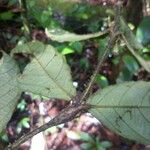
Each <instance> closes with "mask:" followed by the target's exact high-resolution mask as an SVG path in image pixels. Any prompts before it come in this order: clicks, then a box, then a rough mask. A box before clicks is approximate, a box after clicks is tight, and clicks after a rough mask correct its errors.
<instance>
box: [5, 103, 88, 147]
mask: <svg viewBox="0 0 150 150" xmlns="http://www.w3.org/2000/svg"><path fill="white" fill-rule="evenodd" d="M89 108H90V106H89V105H80V106H78V107H75V106H74V105H71V106H69V107H67V108H65V109H63V110H62V111H61V112H60V113H59V114H58V115H57V116H56V117H55V118H53V119H52V120H50V121H49V122H48V123H46V124H44V125H42V126H41V127H39V128H36V129H35V130H33V131H31V132H29V133H27V134H25V135H24V136H22V137H21V138H19V139H18V140H17V141H15V143H13V144H11V145H9V146H8V147H7V148H6V149H5V150H16V149H17V148H18V147H19V145H20V144H22V143H24V142H25V141H27V140H29V139H30V138H31V137H33V136H34V135H36V134H38V133H40V132H42V131H44V130H46V129H48V128H50V127H53V126H57V125H59V124H62V123H66V122H68V121H71V120H72V119H74V118H76V116H77V115H78V114H79V113H80V112H82V111H87V110H88V109H89Z"/></svg>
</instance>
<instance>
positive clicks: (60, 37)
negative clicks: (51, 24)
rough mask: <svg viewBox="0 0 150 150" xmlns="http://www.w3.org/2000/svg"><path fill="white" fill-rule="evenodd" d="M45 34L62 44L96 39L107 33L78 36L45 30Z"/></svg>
mask: <svg viewBox="0 0 150 150" xmlns="http://www.w3.org/2000/svg"><path fill="white" fill-rule="evenodd" d="M45 33H46V35H47V36H48V37H49V38H50V39H51V40H53V41H57V42H61V43H62V42H76V41H82V40H87V39H90V38H96V37H99V36H101V35H104V34H106V33H108V31H105V32H97V33H91V34H83V35H79V34H75V33H71V32H68V31H65V30H62V29H52V30H49V29H47V28H46V29H45Z"/></svg>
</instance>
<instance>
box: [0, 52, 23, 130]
mask: <svg viewBox="0 0 150 150" xmlns="http://www.w3.org/2000/svg"><path fill="white" fill-rule="evenodd" d="M18 73H19V69H18V66H17V64H16V63H15V61H14V60H13V59H12V58H11V57H9V56H8V55H7V54H6V53H4V52H3V57H2V58H1V59H0V132H1V131H2V129H3V128H5V126H6V124H7V122H8V121H9V120H10V118H11V115H12V113H13V111H14V109H15V106H16V104H17V100H18V98H19V97H20V95H21V92H20V91H19V89H18V85H17V75H18Z"/></svg>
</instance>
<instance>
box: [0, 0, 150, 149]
mask: <svg viewBox="0 0 150 150" xmlns="http://www.w3.org/2000/svg"><path fill="white" fill-rule="evenodd" d="M121 8H122V2H121V1H118V2H117V3H116V5H115V8H114V9H115V17H114V21H113V23H112V25H111V26H110V28H109V29H107V30H105V31H103V32H97V33H90V34H84V35H78V34H75V33H71V32H68V31H65V30H63V29H48V28H46V30H45V33H46V35H47V36H48V37H49V38H50V39H51V40H53V41H57V42H60V43H62V42H75V41H83V40H87V39H90V38H99V37H100V36H102V35H107V36H108V37H109V40H108V43H107V46H106V47H105V50H104V52H103V56H102V57H101V59H100V60H99V62H98V65H97V68H96V70H95V71H94V73H93V75H92V76H91V79H90V82H89V84H88V85H87V88H86V89H85V91H84V92H83V93H82V94H78V92H77V91H76V88H75V87H74V86H73V82H72V78H71V73H70V68H69V66H68V65H67V63H66V60H65V57H64V56H63V55H62V54H60V53H58V51H57V50H56V48H55V47H53V46H52V45H50V44H43V43H42V42H39V41H32V42H28V43H25V44H20V45H18V46H16V47H15V48H14V49H13V50H12V51H11V53H10V55H8V54H6V53H5V52H4V51H1V55H2V57H1V59H0V81H1V82H0V107H1V109H0V132H1V131H2V130H3V129H4V128H5V127H6V124H7V122H8V121H9V120H10V117H11V115H12V113H13V110H14V109H15V106H16V104H17V101H18V99H19V98H20V96H21V93H22V92H31V93H34V94H37V95H40V96H44V97H48V98H55V99H64V100H67V101H70V105H69V106H68V107H66V108H64V109H63V110H62V111H61V112H60V113H59V114H58V115H57V116H56V117H54V118H53V119H52V120H50V121H49V122H48V123H46V124H44V125H42V126H41V127H39V128H37V129H35V130H33V131H31V132H29V133H27V134H25V135H24V136H22V137H21V138H19V139H18V140H17V141H15V142H14V143H12V144H10V145H9V146H8V147H7V148H6V150H13V149H16V148H18V147H19V145H20V144H22V143H23V142H25V141H26V140H28V139H29V138H31V137H32V136H34V135H35V134H37V133H39V132H42V131H44V130H46V129H47V128H50V127H53V126H56V125H59V124H61V123H65V122H68V121H70V120H72V119H74V118H76V117H77V116H79V115H80V114H81V113H82V112H87V111H88V112H90V113H91V114H92V115H93V116H95V117H96V118H97V119H98V120H100V121H101V122H102V123H103V124H104V125H106V126H107V127H108V128H109V129H111V130H112V131H114V132H116V133H118V134H119V135H121V136H123V137H125V138H128V139H131V140H135V141H137V142H140V143H142V144H145V145H146V144H150V115H149V114H150V82H145V81H137V82H125V83H121V84H116V85H113V86H108V87H106V88H104V89H103V90H98V91H97V92H96V93H94V94H92V95H91V94H90V93H91V92H90V91H91V88H92V85H93V83H94V82H95V78H96V75H97V74H98V72H99V70H100V68H101V66H102V63H103V61H104V60H105V59H106V57H107V56H108V53H109V52H110V51H113V48H114V47H115V45H116V43H117V42H118V41H120V42H122V44H123V46H124V47H127V49H128V50H129V52H130V53H131V54H132V55H133V56H134V57H135V58H136V59H137V61H138V62H139V64H140V65H141V66H142V67H143V68H144V69H145V70H146V71H147V72H150V63H149V62H148V61H145V60H144V59H143V58H142V57H141V56H140V55H138V54H137V52H136V50H137V49H143V46H142V45H141V44H140V43H138V41H137V40H136V38H135V37H134V34H133V33H132V31H131V30H130V28H129V27H128V25H127V24H126V22H125V21H124V19H123V17H122V15H121ZM18 53H23V54H26V55H29V57H30V62H29V63H28V64H26V66H25V68H24V69H23V71H21V70H20V68H19V67H18V63H17V61H15V59H14V55H16V54H18ZM101 144H102V143H101ZM104 144H106V143H103V144H102V145H104ZM102 145H100V146H102Z"/></svg>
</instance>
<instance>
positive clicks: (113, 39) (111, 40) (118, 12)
mask: <svg viewBox="0 0 150 150" xmlns="http://www.w3.org/2000/svg"><path fill="white" fill-rule="evenodd" d="M122 4H123V3H122V2H121V1H120V0H119V1H118V2H117V3H116V6H115V23H114V26H113V30H112V33H111V35H110V38H109V41H108V45H107V47H106V49H105V53H104V54H103V56H102V58H101V60H99V63H98V65H97V67H96V70H95V71H94V74H93V75H92V77H91V80H90V82H89V84H88V86H87V88H86V90H85V92H84V93H83V96H82V98H81V101H85V100H86V98H87V97H88V95H89V93H90V91H91V88H92V86H93V84H94V81H95V78H96V75H97V74H98V72H99V70H100V69H101V67H102V64H103V62H104V60H105V59H106V57H107V56H108V53H109V52H110V51H111V50H112V49H113V48H114V46H115V42H116V40H117V38H118V35H120V30H119V28H120V26H119V25H120V23H119V22H120V17H121V7H122Z"/></svg>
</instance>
